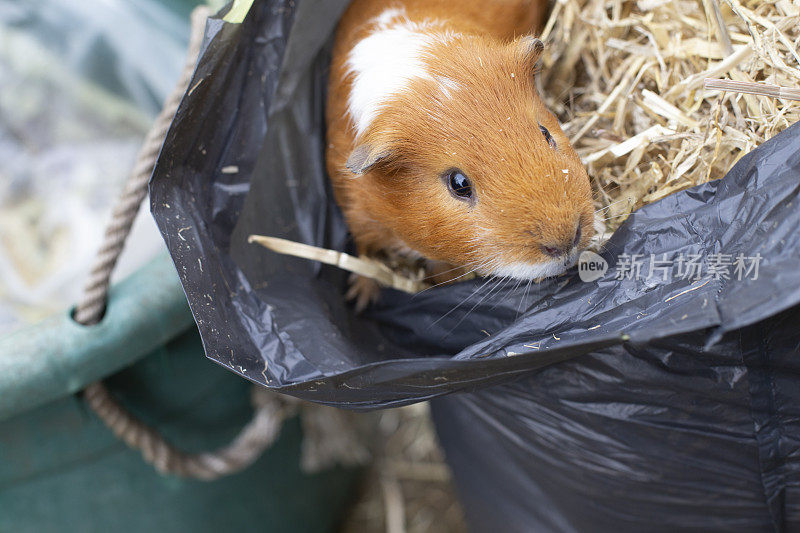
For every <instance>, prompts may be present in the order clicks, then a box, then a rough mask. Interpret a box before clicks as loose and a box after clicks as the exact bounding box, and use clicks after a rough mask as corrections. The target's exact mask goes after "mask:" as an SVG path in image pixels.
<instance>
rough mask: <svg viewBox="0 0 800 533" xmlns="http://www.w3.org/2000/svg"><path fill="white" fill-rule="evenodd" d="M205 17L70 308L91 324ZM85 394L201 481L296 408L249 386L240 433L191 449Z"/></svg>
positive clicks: (236, 460) (245, 454)
mask: <svg viewBox="0 0 800 533" xmlns="http://www.w3.org/2000/svg"><path fill="white" fill-rule="evenodd" d="M206 18H208V8H206V7H198V8H197V9H195V10H194V12H193V13H192V34H191V39H190V42H189V51H188V53H187V60H186V65H185V66H184V69H183V73H182V75H181V78H180V81H179V82H178V84H177V86H176V87H175V89H174V90H173V91H172V93H171V94H170V95H169V97H168V98H167V101H166V103H165V104H164V107H163V109H162V110H161V113H160V114H159V115H158V117H157V118H156V121H155V123H154V125H153V127H152V129H151V130H150V131H149V132H148V134H147V136H146V137H145V140H144V143H143V145H142V148H141V150H140V151H139V155H138V157H137V160H136V164H135V165H134V168H133V171H132V172H131V175H130V177H129V178H128V181H127V183H126V184H125V188H124V190H123V191H122V194H121V195H120V197H119V199H118V200H117V203H116V205H115V206H114V209H113V210H112V214H111V221H110V222H109V224H108V226H107V228H106V232H105V236H104V238H103V244H102V246H101V247H100V250H99V251H98V253H97V256H96V258H95V262H94V264H93V267H92V270H91V273H90V275H89V279H88V281H87V283H86V285H85V286H84V289H83V293H82V296H81V298H80V301H79V302H78V305H77V307H76V309H75V320H76V321H77V322H79V323H81V324H84V325H92V324H96V323H98V322H100V320H101V319H102V317H103V312H104V310H105V305H106V301H107V298H108V288H109V281H110V279H111V272H112V271H113V270H114V266H115V265H116V264H117V259H118V258H119V255H120V253H121V252H122V248H123V246H124V245H125V240H126V238H127V237H128V234H129V233H130V230H131V226H132V225H133V221H134V219H135V218H136V213H137V212H138V211H139V206H140V205H141V203H142V201H143V200H144V198H145V197H146V196H147V185H148V183H149V181H150V175H151V174H152V172H153V168H154V167H155V164H156V159H157V158H158V153H159V151H160V150H161V146H162V145H163V144H164V138H165V137H166V135H167V130H168V129H169V126H170V124H171V123H172V119H173V118H174V116H175V112H176V111H177V110H178V105H179V104H180V101H181V98H182V97H183V95H184V93H185V92H186V90H187V89H188V86H189V81H190V80H191V78H192V73H193V72H194V69H195V66H196V64H197V58H198V55H199V53H200V47H201V45H202V41H203V33H204V29H205V20H206ZM84 399H85V400H86V403H87V404H88V405H89V407H91V409H92V410H93V411H94V412H95V413H96V414H97V416H98V417H99V418H100V419H101V420H102V421H103V422H104V423H105V424H106V426H108V427H109V429H111V431H112V432H113V433H114V434H115V435H116V436H117V437H119V438H120V439H121V440H123V441H124V442H125V443H126V444H127V445H128V446H130V447H131V448H134V449H137V450H139V451H141V453H142V457H143V458H144V460H145V461H146V462H147V463H149V464H152V465H153V466H154V467H155V468H156V469H157V470H158V471H159V472H162V473H169V474H175V475H179V476H185V477H192V478H197V479H203V480H212V479H216V478H219V477H221V476H225V475H228V474H232V473H234V472H238V471H240V470H242V469H244V468H246V467H247V466H249V465H250V464H251V463H253V461H255V460H256V459H257V458H258V457H259V456H260V455H261V454H262V453H263V451H264V450H265V449H267V448H268V447H269V446H270V445H271V444H272V443H273V442H274V441H275V439H276V438H277V436H278V433H279V432H280V429H281V426H282V424H283V420H284V418H286V417H287V416H290V415H291V414H293V413H294V410H295V407H294V404H290V403H288V402H287V400H283V399H281V398H279V397H278V395H276V394H274V393H271V392H269V391H267V390H266V389H262V388H260V387H258V388H254V389H253V393H252V398H251V399H252V403H253V406H254V408H255V412H254V415H253V418H252V420H251V421H250V422H249V423H248V424H247V425H246V426H245V427H244V428H243V429H242V430H241V432H240V433H239V435H238V436H237V437H235V438H234V439H233V441H232V442H231V443H230V444H228V445H227V446H224V447H222V448H220V449H218V450H216V451H213V452H207V453H197V454H190V453H186V452H184V451H182V450H179V449H178V448H176V447H175V446H173V445H172V444H170V443H169V442H167V441H166V440H165V439H164V438H163V437H162V436H161V435H160V434H159V433H158V432H157V431H156V430H155V429H153V428H151V427H149V426H147V425H146V424H145V423H144V422H142V421H141V420H139V419H137V418H136V417H135V416H133V415H132V414H131V413H130V412H128V411H127V410H126V409H125V408H124V407H123V406H122V405H120V404H119V402H117V400H116V399H115V398H114V397H113V396H112V395H111V393H110V392H109V390H108V389H107V388H106V386H105V385H104V384H103V383H102V382H99V381H98V382H97V383H93V384H91V385H89V386H88V387H86V389H85V390H84Z"/></svg>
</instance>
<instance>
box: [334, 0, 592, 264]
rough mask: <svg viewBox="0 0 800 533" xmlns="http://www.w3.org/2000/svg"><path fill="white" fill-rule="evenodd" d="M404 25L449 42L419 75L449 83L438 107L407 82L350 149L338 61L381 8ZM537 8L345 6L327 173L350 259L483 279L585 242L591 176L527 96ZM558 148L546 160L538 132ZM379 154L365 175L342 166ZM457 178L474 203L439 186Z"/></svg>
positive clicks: (517, 1) (352, 139) (421, 86)
mask: <svg viewBox="0 0 800 533" xmlns="http://www.w3.org/2000/svg"><path fill="white" fill-rule="evenodd" d="M393 7H402V8H403V9H404V10H405V15H406V17H407V19H408V20H410V21H425V20H436V21H437V28H442V29H445V30H452V31H453V32H458V33H459V37H458V38H457V39H453V40H448V41H446V42H437V43H436V44H434V45H433V47H432V48H431V49H430V51H429V53H428V54H427V55H426V58H425V62H426V65H427V67H428V71H429V72H430V73H431V74H434V75H435V76H440V77H442V78H446V79H448V80H452V81H453V82H455V83H456V84H457V85H458V87H459V88H460V89H458V90H454V91H452V95H450V97H448V95H447V94H446V93H443V92H442V87H441V85H440V84H438V83H437V82H436V81H435V80H434V79H428V78H417V79H414V80H412V81H411V82H410V83H409V84H408V85H407V87H406V88H405V89H404V90H403V91H402V92H401V93H400V94H397V95H395V96H394V97H393V98H392V100H391V101H390V102H388V103H387V104H386V105H385V106H384V107H383V108H382V111H381V113H380V114H379V115H378V116H377V117H376V118H375V119H374V120H373V121H372V122H371V123H370V125H369V127H368V128H367V129H366V131H364V132H363V133H362V134H361V135H360V136H358V138H356V130H355V128H354V127H353V123H352V117H350V116H349V113H348V96H349V93H350V90H351V89H352V84H353V77H352V76H349V75H348V66H347V57H348V53H349V52H350V50H351V49H352V48H353V46H355V44H356V43H357V42H358V41H360V40H361V39H363V38H364V37H365V36H366V35H369V34H370V32H371V31H373V30H374V24H372V23H370V21H371V20H373V19H374V18H375V17H376V16H378V15H379V14H380V13H382V12H383V11H384V10H386V9H389V8H393ZM545 8H546V2H544V1H539V0H528V1H525V0H495V1H485V0H484V1H482V0H462V1H460V2H451V1H446V0H439V1H435V0H431V1H424V0H405V1H385V0H356V1H354V2H353V3H352V4H351V6H350V7H349V9H348V10H347V12H346V13H345V15H344V16H343V18H342V20H341V22H340V24H339V28H338V30H337V37H336V42H335V45H334V51H333V61H332V65H331V73H330V82H329V84H330V85H329V87H330V89H329V98H328V105H327V109H326V115H327V126H328V150H327V154H326V157H327V167H328V173H329V175H330V177H331V180H332V183H333V186H334V191H335V194H336V198H337V201H338V202H339V205H340V206H341V207H342V210H343V212H344V215H345V217H346V219H347V222H348V224H349V227H350V230H351V232H352V234H353V236H354V239H355V242H356V245H357V247H358V250H359V253H361V254H365V255H375V254H378V253H381V252H383V251H387V250H395V251H399V252H401V253H411V254H413V253H414V252H416V253H419V254H421V255H422V256H423V257H425V258H427V259H430V260H434V261H441V262H445V263H448V264H451V265H455V266H459V267H465V268H470V269H471V268H474V267H475V266H478V265H480V264H483V266H482V267H481V268H479V269H478V272H479V273H483V274H493V273H494V270H493V268H494V265H495V264H500V263H504V264H513V263H526V264H530V263H540V262H545V261H548V260H551V258H550V257H547V255H546V254H545V253H544V252H543V251H542V247H543V246H549V245H553V246H560V245H561V244H562V243H565V242H571V240H572V239H573V237H574V236H575V232H576V228H577V227H578V226H577V225H579V227H580V228H581V237H580V246H579V247H584V246H586V244H587V243H588V240H589V238H590V237H591V236H592V234H593V228H592V222H593V209H592V201H591V200H592V193H591V187H590V184H589V179H588V176H587V175H586V172H585V170H584V168H583V166H582V165H581V162H580V159H579V158H578V156H577V154H576V153H575V152H574V150H573V149H572V148H571V146H570V145H569V141H568V139H567V138H566V136H565V135H564V133H563V132H562V130H561V128H560V126H559V125H558V122H557V120H556V118H555V117H554V116H553V115H552V114H551V113H550V112H549V111H548V110H547V109H546V108H545V106H544V104H543V102H542V100H541V99H540V97H539V95H538V94H537V92H536V89H535V87H534V64H535V60H536V58H537V57H538V55H536V54H534V56H533V57H532V54H531V53H530V50H528V49H527V48H526V47H525V46H524V45H523V43H522V41H520V40H519V39H517V38H518V37H519V36H522V35H527V34H529V33H530V32H531V31H532V30H533V29H534V28H536V27H537V26H538V25H539V24H540V23H541V21H542V17H543V15H544V13H545ZM540 124H541V125H543V126H545V127H546V128H547V129H548V130H549V131H550V133H551V134H552V136H553V138H554V139H555V141H556V143H557V146H558V148H557V149H555V150H554V149H552V148H551V147H550V146H549V145H548V143H547V141H546V140H545V138H544V136H543V134H542V132H541V130H540V128H539V125H540ZM362 144H365V145H368V146H371V147H379V148H380V149H381V150H382V151H385V152H386V153H388V154H389V155H388V156H387V157H385V158H384V159H382V160H381V161H379V163H378V164H376V165H375V166H374V167H372V168H371V169H370V170H369V171H367V172H366V173H365V174H363V175H354V174H353V172H351V171H350V170H349V169H348V168H347V167H346V163H347V160H348V157H349V156H350V154H351V153H352V152H353V150H354V149H355V148H356V147H357V146H359V145H362ZM452 168H458V169H461V170H463V171H464V173H465V174H466V175H467V176H468V177H469V178H470V179H471V180H472V183H473V187H474V190H475V196H476V201H475V202H474V204H473V205H467V204H465V203H464V202H463V201H459V200H457V199H455V198H453V196H451V194H450V193H449V192H448V189H447V187H446V185H445V184H444V182H443V181H442V178H441V176H442V175H443V173H446V172H447V171H448V170H449V169H452Z"/></svg>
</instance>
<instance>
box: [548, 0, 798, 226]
mask: <svg viewBox="0 0 800 533" xmlns="http://www.w3.org/2000/svg"><path fill="white" fill-rule="evenodd" d="M544 38H545V40H546V42H547V43H548V45H549V49H548V52H547V53H546V54H545V55H544V64H543V66H542V69H541V73H540V75H539V79H538V83H539V85H540V89H541V91H542V93H543V95H544V96H545V98H546V100H547V102H548V104H549V105H550V107H551V109H553V110H554V111H555V112H556V114H557V115H558V116H559V118H560V119H561V120H562V124H563V127H564V130H565V131H566V133H567V135H568V136H569V137H570V138H571V139H572V142H573V144H574V146H575V148H576V150H577V151H578V153H579V154H580V155H581V157H582V159H583V160H584V163H585V164H586V166H587V169H588V171H589V174H590V175H591V176H592V177H593V178H594V181H595V185H596V190H597V193H598V196H597V199H598V202H597V203H598V207H607V209H606V210H605V213H606V214H605V218H606V219H607V220H606V222H607V223H608V225H609V227H610V229H614V228H616V227H617V226H618V225H619V223H620V222H621V221H622V220H623V219H624V218H625V216H626V215H627V214H628V213H630V211H631V210H633V209H636V208H638V207H641V206H642V205H644V204H647V203H649V202H653V201H655V200H658V199H659V198H663V197H664V196H666V195H668V194H671V193H673V192H676V191H679V190H681V189H685V188H687V187H691V186H693V185H698V184H700V183H703V182H706V181H708V180H710V179H715V178H720V177H722V176H723V175H724V174H725V173H726V172H727V171H728V170H729V169H730V168H731V167H732V166H733V164H734V163H735V162H736V161H737V160H738V159H739V158H740V157H741V156H742V155H744V154H745V153H747V152H748V151H750V150H751V149H753V148H755V147H756V146H758V145H759V144H761V143H762V142H764V141H765V140H767V139H769V138H770V137H772V136H774V135H775V134H776V133H778V132H780V131H781V130H783V129H785V128H786V127H788V126H789V125H791V124H792V123H794V122H796V121H797V120H798V119H800V104H798V103H796V102H793V101H792V100H793V99H795V100H796V99H797V94H798V87H800V56H799V55H798V45H800V2H798V0H794V1H790V0H768V1H764V0H724V1H722V2H718V1H717V0H698V1H676V0H672V1H669V0H638V1H625V0H616V1H610V2H609V1H600V0H561V1H557V2H556V4H555V6H554V9H553V12H552V15H551V17H550V19H549V21H548V23H547V25H546V28H545V31H544ZM709 78H711V80H709V81H706V80H707V79H709ZM725 82H727V83H725ZM720 83H721V84H720ZM754 83H756V84H757V85H755V86H754V85H752V84H754ZM620 200H626V201H620Z"/></svg>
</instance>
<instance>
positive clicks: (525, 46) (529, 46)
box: [517, 35, 544, 67]
mask: <svg viewBox="0 0 800 533" xmlns="http://www.w3.org/2000/svg"><path fill="white" fill-rule="evenodd" d="M517 46H519V47H520V49H521V50H522V53H523V54H524V55H525V57H526V58H527V59H528V63H529V64H530V66H531V67H533V66H534V65H535V64H536V62H537V61H539V58H540V57H542V52H544V43H543V42H542V41H540V40H539V39H537V38H536V37H534V36H533V35H526V36H524V37H521V38H520V39H519V41H517Z"/></svg>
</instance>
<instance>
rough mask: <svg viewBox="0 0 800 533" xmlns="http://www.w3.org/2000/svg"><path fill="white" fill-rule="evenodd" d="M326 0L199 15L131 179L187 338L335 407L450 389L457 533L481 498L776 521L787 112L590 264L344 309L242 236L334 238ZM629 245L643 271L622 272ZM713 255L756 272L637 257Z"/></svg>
mask: <svg viewBox="0 0 800 533" xmlns="http://www.w3.org/2000/svg"><path fill="white" fill-rule="evenodd" d="M345 5H346V2H344V1H342V0H339V1H329V2H314V3H311V2H299V3H295V2H290V1H288V0H286V1H279V0H274V1H267V0H263V1H260V0H256V1H255V2H254V5H253V7H252V8H251V10H250V13H249V15H248V17H247V18H246V19H245V21H244V23H242V24H240V25H237V24H228V23H225V22H222V21H221V20H219V19H214V20H211V21H210V22H209V26H208V32H207V44H206V48H205V50H204V52H203V56H202V59H201V62H200V64H199V66H198V69H197V72H196V73H195V76H194V79H193V81H192V83H191V85H190V87H191V89H190V90H189V91H188V93H187V95H186V96H185V98H184V100H183V102H182V104H181V106H180V109H179V111H178V114H177V116H176V118H175V121H174V122H173V124H172V128H171V129H170V132H169V135H168V137H167V141H166V144H165V147H164V149H163V151H162V154H161V156H160V158H159V162H158V165H157V168H156V171H155V174H154V177H153V181H152V184H151V202H152V211H153V214H154V216H155V218H156V220H157V222H158V224H159V227H160V229H161V231H162V233H163V235H164V238H165V240H166V242H167V245H168V247H169V250H170V252H171V254H172V257H173V260H174V261H175V265H176V267H177V270H178V273H179V274H180V277H181V281H182V283H183V286H184V289H185V291H186V295H187V297H188V299H189V303H190V305H191V308H192V312H193V313H194V316H195V319H196V320H197V323H198V326H199V329H200V332H201V335H202V338H203V342H204V346H205V349H206V353H207V355H208V357H210V358H212V359H213V360H215V361H217V362H218V363H219V364H221V365H223V366H225V367H227V368H229V369H231V370H232V371H234V372H236V373H238V374H240V375H242V376H244V377H246V378H248V379H250V380H252V381H255V382H257V383H261V384H263V385H266V386H268V387H271V388H273V389H275V390H279V391H281V392H285V393H287V394H291V395H294V396H298V397H301V398H305V399H308V400H312V401H316V402H321V403H326V404H331V405H336V406H341V407H348V408H362V409H366V408H378V407H388V406H395V405H401V404H406V403H411V402H416V401H420V400H425V399H429V398H434V397H437V396H441V395H444V394H447V393H452V392H456V391H473V392H472V394H456V395H451V396H448V397H446V398H442V399H439V400H437V401H436V402H434V406H435V414H436V419H437V422H438V428H439V432H440V436H441V438H442V441H443V443H444V445H445V447H446V450H447V452H448V458H449V460H450V461H451V463H452V464H453V466H454V470H455V473H456V474H455V475H456V480H457V481H458V484H459V487H460V490H461V493H462V496H463V497H464V499H465V500H466V501H467V502H468V505H467V513H468V515H469V518H470V521H471V523H472V524H473V526H474V528H475V529H476V530H478V531H483V530H489V529H491V524H497V520H498V517H503V521H507V522H508V524H509V528H508V529H505V531H594V530H601V531H605V530H612V529H613V530H626V531H627V530H630V531H642V530H645V529H647V530H650V531H652V530H657V529H659V528H661V529H663V530H665V531H668V530H674V528H679V529H686V530H698V531H709V530H721V531H723V530H726V531H729V530H731V529H741V528H744V529H746V530H778V529H781V528H784V527H787V528H788V527H789V525H790V524H794V525H797V522H798V520H800V505H798V502H797V498H796V489H795V487H796V486H798V483H799V482H800V478H798V476H797V474H796V471H797V470H798V463H797V453H798V451H797V446H798V445H797V443H798V442H800V427H798V422H797V420H798V419H799V418H798V415H800V412H798V410H800V408H798V407H797V406H798V405H800V402H798V400H800V398H798V396H800V393H799V392H797V391H798V390H800V378H798V371H800V367H799V366H800V365H798V347H799V346H800V329H799V328H798V320H797V318H798V316H797V315H798V313H799V312H800V311H798V307H797V306H798V303H800V233H798V227H800V201H799V200H800V199H799V198H798V191H800V126H794V127H792V128H789V129H788V130H787V131H785V132H783V133H782V134H780V135H778V136H777V137H776V138H774V139H772V140H770V141H768V142H765V143H764V144H763V145H762V146H761V147H759V148H758V149H757V150H755V151H753V152H752V153H750V154H748V155H746V156H745V157H744V158H743V159H742V160H741V161H740V162H739V163H738V164H737V165H736V167H735V168H734V169H733V170H732V171H731V172H730V173H729V174H728V175H727V176H725V177H724V178H723V179H720V180H717V181H712V182H710V183H707V184H705V185H701V186H698V187H694V188H692V189H690V190H687V191H684V192H680V193H676V194H673V195H671V196H669V197H667V198H665V199H663V200H661V201H658V202H656V203H654V204H651V205H649V206H646V207H644V208H642V209H640V210H639V211H637V212H636V213H635V214H634V215H632V216H631V217H630V218H629V219H628V220H626V221H625V223H624V224H623V225H622V226H621V228H620V229H619V230H618V231H617V232H616V233H615V234H614V235H613V237H612V238H611V240H610V241H609V243H608V244H607V246H606V247H605V249H604V251H603V252H602V256H603V257H604V259H605V260H606V261H607V262H608V264H609V268H608V271H607V272H606V273H605V275H603V276H602V277H601V278H600V279H598V280H597V281H593V282H582V281H581V280H580V279H579V277H578V275H577V273H576V270H575V269H573V270H572V271H570V272H569V273H568V274H567V275H565V276H561V277H559V278H555V279H551V280H547V281H545V282H543V283H540V284H534V285H530V286H528V285H527V284H525V286H522V285H520V286H516V283H504V284H497V283H495V282H493V281H491V280H489V281H487V280H485V279H476V280H471V281H467V282H463V283H456V284H453V285H449V286H442V287H436V288H433V289H430V290H427V291H425V292H423V293H420V294H418V295H415V296H412V295H407V294H404V293H400V292H396V291H392V290H385V291H384V292H383V294H382V300H381V302H380V304H379V305H377V306H375V307H373V308H371V309H369V310H368V311H367V312H366V313H365V314H364V315H363V316H356V315H355V314H354V313H353V311H352V307H351V306H350V305H348V304H347V303H346V302H344V301H343V298H342V293H343V290H344V288H345V287H346V278H347V275H346V274H345V273H343V272H341V271H340V270H338V269H336V268H333V267H327V266H320V265H318V264H315V263H312V262H309V261H305V260H301V259H295V258H288V257H284V256H281V255H278V254H274V253H272V252H269V251H267V250H265V249H263V248H261V247H259V246H256V245H250V244H247V242H246V239H247V236H248V235H249V234H251V233H258V234H264V235H272V236H278V237H285V238H290V239H294V240H298V241H301V242H305V243H309V244H314V245H318V246H323V247H327V248H335V249H340V250H349V249H350V243H349V241H348V235H347V229H346V226H345V224H344V222H343V220H342V217H341V214H340V213H339V211H338V209H337V207H336V205H335V203H334V202H333V199H332V196H331V194H330V188H329V185H328V182H327V179H326V176H325V171H324V158H323V148H324V142H325V141H324V120H323V103H324V97H325V91H324V88H325V77H326V71H327V65H328V60H329V55H328V50H329V44H330V36H331V33H332V31H333V28H334V26H335V24H336V20H337V18H338V16H339V14H340V13H341V11H342V9H343V8H344V7H345ZM634 254H638V255H639V256H640V257H641V259H642V261H643V267H642V271H641V274H642V275H641V276H639V277H638V278H637V277H636V276H633V277H631V279H628V278H627V277H625V276H621V275H620V274H622V273H624V272H625V269H624V268H623V267H624V266H625V264H624V262H625V258H626V257H628V258H629V257H630V256H633V255H634ZM651 254H652V256H651ZM664 254H666V256H665V255H664ZM715 254H723V255H724V256H730V259H731V260H733V259H734V258H735V257H736V256H737V255H739V254H742V255H743V256H746V257H755V256H757V255H758V256H760V258H761V259H760V262H759V272H758V275H757V276H753V275H752V272H751V273H750V275H745V276H742V279H737V276H736V275H735V272H734V270H733V268H731V269H730V270H729V279H725V278H724V277H716V276H714V275H712V274H711V273H709V272H708V271H703V272H702V275H701V276H700V277H699V279H697V280H692V279H686V278H685V277H682V276H681V275H679V274H680V272H679V265H678V264H677V263H675V264H673V266H672V267H671V268H670V269H668V271H667V272H666V274H665V276H666V278H667V279H666V280H665V279H663V278H662V275H661V274H662V272H663V271H662V270H658V271H657V272H656V273H655V274H652V275H649V272H648V269H649V265H650V263H651V260H652V259H662V258H667V259H669V260H671V261H673V262H675V261H676V258H678V257H688V256H690V255H697V256H700V257H702V258H703V260H704V261H710V260H711V259H712V258H713V257H715ZM620 277H622V278H623V279H617V278H620ZM490 385H492V387H489V386H490Z"/></svg>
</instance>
